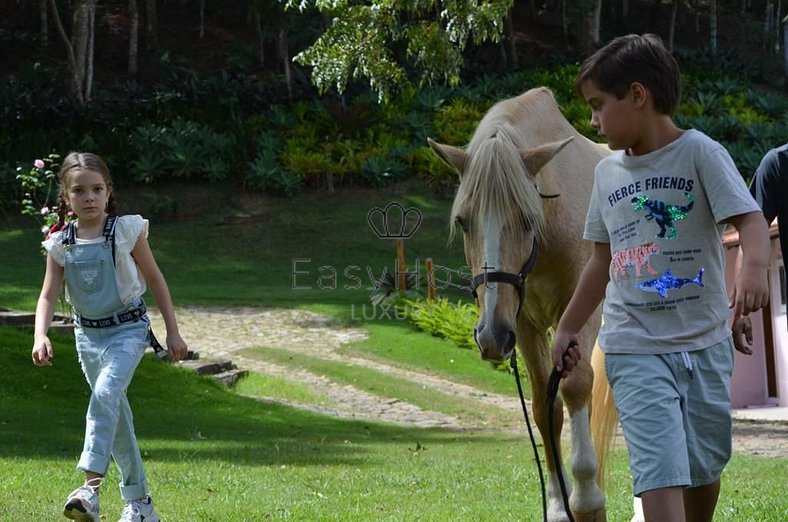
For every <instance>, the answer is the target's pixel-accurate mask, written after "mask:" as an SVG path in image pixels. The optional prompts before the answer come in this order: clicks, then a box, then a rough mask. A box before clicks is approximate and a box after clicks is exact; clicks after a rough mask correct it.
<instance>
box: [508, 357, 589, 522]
mask: <svg viewBox="0 0 788 522" xmlns="http://www.w3.org/2000/svg"><path fill="white" fill-rule="evenodd" d="M509 362H510V364H511V367H512V369H513V370H514V378H515V382H516V383H517V393H518V394H519V395H520V404H521V405H522V407H523V416H524V417H525V426H526V427H527V428H528V436H529V438H530V439H531V446H532V447H533V450H534V459H535V460H536V468H537V469H538V470H539V486H540V487H541V490H542V520H543V522H547V495H546V494H545V486H544V473H543V472H542V462H541V461H540V460H539V450H538V449H537V448H536V439H534V432H533V430H532V429H531V422H530V421H529V420H528V409H527V408H526V406H525V396H524V395H523V386H522V384H521V383H520V372H519V370H518V368H517V351H516V350H515V351H514V352H512V357H511V359H510V361H509ZM560 382H561V374H560V373H559V372H558V370H557V369H555V368H553V373H551V374H550V379H549V380H548V381H547V426H548V431H549V436H548V438H549V439H550V448H551V449H552V452H553V461H554V462H555V464H556V467H557V470H558V484H559V486H560V487H561V497H562V499H563V501H564V509H565V510H566V516H567V517H568V518H569V522H575V519H574V517H573V516H572V511H571V510H570V509H569V494H568V493H567V490H566V483H565V482H564V474H563V473H562V472H561V466H560V459H559V456H558V445H557V444H556V441H555V437H554V436H553V421H554V418H553V405H554V404H555V398H556V396H557V395H558V385H559V383H560Z"/></svg>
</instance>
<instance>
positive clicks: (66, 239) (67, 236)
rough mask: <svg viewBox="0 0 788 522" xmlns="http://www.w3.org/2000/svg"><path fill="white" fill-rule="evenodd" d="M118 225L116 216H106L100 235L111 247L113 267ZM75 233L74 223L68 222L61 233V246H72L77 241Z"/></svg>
mask: <svg viewBox="0 0 788 522" xmlns="http://www.w3.org/2000/svg"><path fill="white" fill-rule="evenodd" d="M117 224H118V216H107V220H106V221H105V222H104V231H103V232H102V235H103V236H104V241H107V242H109V243H110V245H112V265H113V266H115V227H116V226H117ZM76 238H77V231H76V227H75V226H74V222H73V221H72V222H70V223H69V224H68V225H66V229H65V231H64V232H63V244H64V245H66V246H70V245H73V244H74V243H76V241H77V239H76Z"/></svg>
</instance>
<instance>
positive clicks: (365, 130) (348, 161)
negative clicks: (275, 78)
mask: <svg viewBox="0 0 788 522" xmlns="http://www.w3.org/2000/svg"><path fill="white" fill-rule="evenodd" d="M689 69H690V70H689V72H687V73H686V74H685V86H686V88H685V93H684V97H683V102H682V104H681V105H680V107H679V112H678V114H677V117H676V119H677V122H678V123H679V125H681V126H684V127H696V128H698V129H700V130H702V131H704V132H706V133H708V134H709V135H711V136H712V137H713V138H715V139H717V140H718V141H720V142H721V143H722V144H723V145H725V146H726V147H727V148H728V150H729V151H730V152H731V155H732V156H733V158H734V161H735V162H736V164H737V166H738V167H739V169H740V170H741V172H742V174H743V175H744V177H745V178H749V177H750V176H751V175H752V173H753V171H754V169H755V167H756V166H757V164H758V162H759V160H760V158H761V157H762V156H763V153H764V152H765V151H766V150H768V149H769V148H771V147H774V146H776V145H777V144H779V143H782V142H783V141H784V138H785V136H786V135H788V117H786V115H788V98H786V97H784V96H781V95H778V94H773V93H769V92H766V91H763V90H761V89H758V88H757V87H754V86H749V85H748V84H747V83H746V82H743V81H740V80H734V79H732V78H729V77H725V76H719V75H715V74H714V73H713V72H711V71H709V70H706V69H701V68H689ZM576 71H577V66H575V65H568V66H562V67H555V68H552V69H549V70H546V69H536V70H522V71H517V72H512V73H509V74H506V75H502V76H501V75H490V76H482V77H480V78H478V79H477V80H476V81H474V82H472V83H466V84H462V85H460V86H458V87H456V88H449V87H440V86H431V87H424V88H416V87H412V86H411V87H404V88H403V89H402V91H401V93H400V94H399V95H398V96H397V97H395V98H393V99H392V100H390V102H389V103H387V104H383V105H378V104H377V103H376V102H375V101H374V100H372V99H370V96H369V95H359V96H357V97H355V98H353V99H352V101H351V102H346V103H340V102H338V101H336V100H335V99H334V98H331V97H327V98H324V99H319V98H315V99H312V100H309V101H299V102H296V103H294V104H289V105H288V104H275V105H272V104H271V103H272V102H275V101H276V97H275V96H271V94H272V92H269V91H267V90H266V89H265V88H264V87H263V84H259V83H250V82H246V81H244V80H243V79H242V78H237V77H232V76H227V75H219V76H199V77H198V76H197V73H195V72H193V71H185V70H183V69H178V68H175V69H174V72H173V80H172V81H171V82H169V83H163V84H159V85H156V86H153V87H148V88H143V87H141V86H139V85H136V86H132V85H127V86H118V87H117V88H116V89H115V90H107V91H104V94H103V95H102V96H101V97H99V98H97V99H96V101H95V102H94V103H93V104H91V105H89V106H87V107H86V108H83V109H78V108H77V107H74V106H71V105H69V102H68V100H67V99H65V98H63V99H60V101H59V102H58V101H57V100H58V98H57V97H55V98H54V100H52V99H46V96H47V94H46V93H45V94H42V95H41V96H42V97H41V98H40V99H39V98H38V94H36V95H35V97H34V98H33V99H32V100H31V98H30V93H31V91H34V90H33V89H32V85H34V84H35V83H36V81H38V80H36V78H38V79H39V80H40V79H41V75H42V74H44V73H43V72H42V71H32V70H31V71H30V74H31V75H32V76H31V78H30V81H29V82H28V83H20V80H8V81H6V82H5V83H4V84H2V85H3V86H4V87H5V89H6V93H7V94H8V100H9V103H8V104H5V105H4V106H3V110H5V111H6V114H5V117H3V118H0V138H1V137H5V139H0V144H4V145H0V158H6V159H5V163H3V161H2V160H0V185H2V189H3V190H2V194H3V196H2V199H0V207H2V208H5V209H6V211H8V210H9V209H13V208H14V201H17V200H20V199H22V197H23V195H22V194H21V191H20V187H19V186H17V184H16V183H15V180H14V179H13V178H14V175H15V172H16V168H17V166H21V167H22V168H24V169H27V168H29V165H30V164H32V161H33V159H35V158H40V157H42V156H46V155H47V154H48V153H49V152H50V151H56V152H64V151H68V150H70V149H75V148H76V149H88V150H95V151H99V152H100V153H101V154H102V156H104V157H105V158H106V159H107V161H108V163H109V164H110V167H111V168H112V169H113V171H114V173H115V176H116V179H117V180H118V181H120V182H121V183H123V182H131V181H142V182H148V183H155V182H159V181H166V180H183V179H192V180H195V179H199V180H206V181H210V182H216V181H219V180H226V181H229V182H231V183H233V184H238V185H242V186H245V187H246V188H248V189H251V190H265V191H268V192H270V193H275V194H284V195H287V196H293V195H295V194H297V193H299V192H300V191H301V190H303V189H304V188H305V187H311V188H318V189H327V190H329V191H333V190H335V189H337V188H339V187H342V186H372V187H378V186H382V185H387V184H390V183H392V182H396V181H399V180H402V179H406V178H408V177H412V176H421V177H423V178H425V179H426V180H427V181H428V182H429V183H430V184H431V185H432V186H433V187H434V188H435V189H436V190H439V191H445V192H451V191H452V190H453V188H454V186H455V184H456V181H457V178H456V175H455V174H454V173H453V172H452V171H451V170H450V169H449V168H448V167H446V166H445V165H444V164H443V163H442V162H441V161H440V160H439V159H438V158H437V157H436V156H435V155H434V154H433V153H432V151H431V150H430V149H429V148H428V147H427V146H426V138H427V137H433V138H435V139H437V140H439V141H442V142H445V143H450V144H454V145H464V144H465V143H467V142H468V140H469V139H470V136H471V134H472V132H473V130H474V128H475V127H476V124H477V123H478V120H479V119H480V118H481V117H482V116H483V114H484V112H485V111H486V110H487V109H488V108H489V107H490V106H491V105H492V104H493V103H494V102H495V101H497V100H500V99H502V98H507V97H511V96H514V95H516V94H518V93H521V92H523V91H524V90H526V89H528V88H531V87H535V86H541V85H545V86H548V87H550V88H551V89H552V90H553V91H554V92H555V94H556V97H557V98H558V100H559V103H560V105H561V107H562V110H563V111H564V114H565V115H566V117H567V119H568V120H569V121H570V122H571V123H572V124H573V125H574V126H575V127H576V128H578V129H579V130H580V131H581V132H583V133H584V134H585V135H587V136H589V137H591V138H592V139H594V138H595V137H596V136H595V132H594V131H593V130H592V129H591V128H590V125H589V114H590V113H589V111H588V109H587V107H586V106H585V104H584V103H583V102H582V100H581V99H580V98H579V97H578V96H577V95H576V94H575V93H574V91H573V87H572V85H573V78H574V75H575V73H576ZM181 80H188V81H181ZM220 93H223V94H220ZM227 93H232V94H229V95H228V94H227ZM49 95H52V93H51V92H49ZM36 100H37V101H36ZM53 103H55V105H53ZM58 103H60V104H61V105H60V109H59V110H57V111H53V107H55V106H57V104H58ZM11 114H16V115H18V117H17V118H12V117H11ZM41 121H47V123H48V124H47V125H43V126H42V125H41V124H40V122H41ZM3 147H5V148H4V149H3Z"/></svg>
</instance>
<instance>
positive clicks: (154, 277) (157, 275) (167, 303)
mask: <svg viewBox="0 0 788 522" xmlns="http://www.w3.org/2000/svg"><path fill="white" fill-rule="evenodd" d="M131 254H132V255H133V256H134V261H136V263H137V266H139V268H140V271H141V272H142V275H143V276H145V281H146V282H147V283H148V287H149V288H150V291H151V293H152V294H153V297H154V298H155V299H156V305H158V307H159V311H160V312H161V315H162V317H163V318H164V326H165V327H166V328H167V343H166V344H167V348H168V349H169V350H170V355H171V356H172V358H173V359H174V360H176V361H180V360H181V359H183V358H184V357H186V353H187V351H188V347H187V346H186V343H185V342H184V340H183V339H182V338H181V334H180V333H179V331H178V321H177V320H176V319H175V309H174V307H173V305H172V297H171V296H170V289H169V287H168V286H167V281H165V280H164V276H163V275H162V273H161V270H159V265H157V264H156V259H155V258H154V257H153V252H152V251H151V249H150V244H149V243H148V240H147V239H146V238H145V236H144V235H141V236H140V238H139V239H138V240H137V243H136V244H135V245H134V249H133V250H132V251H131Z"/></svg>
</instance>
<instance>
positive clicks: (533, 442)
mask: <svg viewBox="0 0 788 522" xmlns="http://www.w3.org/2000/svg"><path fill="white" fill-rule="evenodd" d="M509 362H510V364H511V366H512V369H513V370H514V380H515V382H516V383H517V393H519V394H520V404H521V405H522V407H523V416H524V417H525V426H526V428H528V436H529V437H530V439H531V446H532V447H533V449H534V460H536V468H537V469H538V470H539V486H540V487H541V489H542V520H543V522H547V495H546V494H545V490H544V473H542V461H541V460H539V450H538V449H536V439H534V432H533V430H531V421H529V420H528V408H526V407H525V396H524V395H523V385H522V384H520V372H519V371H518V369H517V350H515V351H514V352H512V358H511V359H510V360H509Z"/></svg>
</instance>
